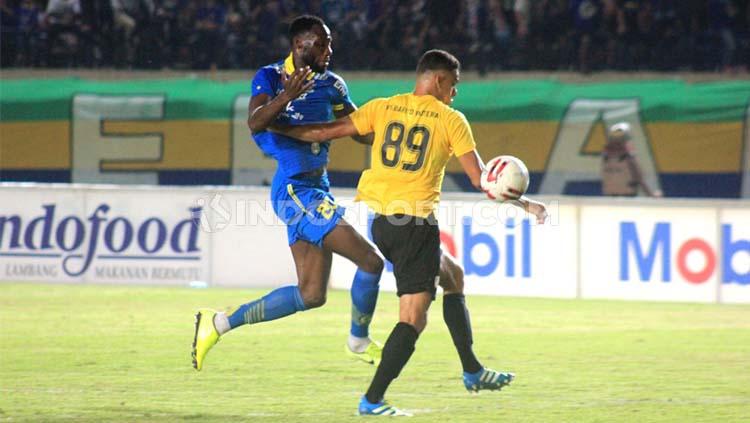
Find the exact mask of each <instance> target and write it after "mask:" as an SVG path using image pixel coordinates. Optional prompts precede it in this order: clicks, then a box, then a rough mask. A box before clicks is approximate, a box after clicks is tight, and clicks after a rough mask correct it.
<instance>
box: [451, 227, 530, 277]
mask: <svg viewBox="0 0 750 423" xmlns="http://www.w3.org/2000/svg"><path fill="white" fill-rule="evenodd" d="M458 229H459V230H458V231H456V235H459V234H460V236H461V239H462V241H463V242H462V248H461V251H460V252H459V251H458V250H457V248H456V240H455V239H454V237H453V235H451V234H449V233H446V232H442V231H441V233H440V241H441V242H442V244H443V248H445V249H446V250H447V251H448V252H450V253H451V254H452V255H453V256H454V257H456V258H458V259H459V261H460V262H461V263H462V264H463V268H464V273H465V274H466V275H467V276H469V275H477V276H489V275H492V274H494V273H495V272H497V271H501V272H502V273H503V274H504V275H505V276H507V277H516V276H520V277H523V278H530V277H531V222H530V221H529V219H525V218H524V219H521V220H520V222H519V221H516V220H515V219H506V220H505V222H504V224H500V225H498V224H496V223H493V224H489V225H478V224H477V222H475V221H474V219H472V217H471V216H464V217H463V218H462V219H461V224H460V227H459V228H458ZM517 265H520V266H519V267H520V269H519V268H518V267H517Z"/></svg>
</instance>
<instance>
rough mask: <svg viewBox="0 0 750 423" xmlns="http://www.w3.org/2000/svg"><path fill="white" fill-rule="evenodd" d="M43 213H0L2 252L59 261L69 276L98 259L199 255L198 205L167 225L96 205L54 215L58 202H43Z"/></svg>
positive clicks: (197, 257) (195, 257) (189, 257)
mask: <svg viewBox="0 0 750 423" xmlns="http://www.w3.org/2000/svg"><path fill="white" fill-rule="evenodd" d="M42 209H43V211H42V214H41V215H39V216H36V217H34V218H32V219H30V220H28V221H24V219H23V218H22V217H21V216H19V215H0V257H18V258H22V257H31V258H42V259H58V260H60V263H61V267H62V270H63V272H65V274H66V275H68V276H80V275H82V274H84V273H86V271H87V270H88V269H89V267H90V266H91V263H92V261H93V260H94V259H95V258H96V259H97V260H121V261H126V260H131V261H132V260H136V261H137V260H161V261H175V260H188V261H191V260H200V254H199V253H200V249H199V248H198V235H199V233H200V231H199V225H200V217H201V210H202V208H201V207H194V208H189V209H188V211H189V212H190V214H189V215H188V216H189V217H188V218H186V219H184V220H180V221H178V222H177V223H176V224H174V225H173V226H170V225H169V224H168V223H167V222H166V221H165V220H164V219H161V218H159V217H148V218H145V219H143V220H138V221H136V220H133V219H129V218H127V217H124V216H110V210H111V207H110V206H109V205H108V204H106V203H102V204H100V205H99V206H98V207H97V208H96V209H94V211H93V212H92V213H91V214H90V215H88V216H85V217H83V218H81V217H79V216H76V215H66V216H57V205H56V204H44V205H42Z"/></svg>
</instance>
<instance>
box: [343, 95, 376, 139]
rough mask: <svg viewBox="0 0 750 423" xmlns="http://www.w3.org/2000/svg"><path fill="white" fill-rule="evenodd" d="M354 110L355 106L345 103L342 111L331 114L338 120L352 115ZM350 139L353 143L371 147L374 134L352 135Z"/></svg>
mask: <svg viewBox="0 0 750 423" xmlns="http://www.w3.org/2000/svg"><path fill="white" fill-rule="evenodd" d="M355 110H357V106H355V105H353V104H350V103H346V104H344V108H343V109H342V110H338V111H336V112H334V113H333V114H334V116H336V119H340V118H342V117H345V116H349V115H350V114H352V113H354V111H355ZM351 137H352V139H353V140H354V141H356V142H358V143H360V144H365V145H372V141H373V139H374V137H375V134H374V133H369V134H365V135H359V134H357V135H352V136H351Z"/></svg>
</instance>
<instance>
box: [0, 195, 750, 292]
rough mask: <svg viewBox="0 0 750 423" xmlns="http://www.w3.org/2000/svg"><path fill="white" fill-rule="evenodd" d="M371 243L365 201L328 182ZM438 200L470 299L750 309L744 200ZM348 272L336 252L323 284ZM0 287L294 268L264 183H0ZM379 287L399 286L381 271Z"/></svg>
mask: <svg viewBox="0 0 750 423" xmlns="http://www.w3.org/2000/svg"><path fill="white" fill-rule="evenodd" d="M335 195H336V198H337V202H338V203H340V204H341V205H343V206H345V207H346V208H347V213H346V218H347V220H348V221H349V222H350V223H351V224H352V225H353V226H354V227H355V228H356V229H357V230H358V231H360V233H361V234H363V235H364V236H365V237H369V233H368V232H369V231H368V224H369V219H370V217H369V216H370V215H369V213H368V210H367V208H366V206H364V205H362V204H357V203H353V202H352V201H351V200H352V195H353V192H352V191H351V190H337V191H336V192H335ZM475 198H479V197H478V196H471V195H466V194H449V195H446V196H444V199H443V201H442V202H441V206H440V209H439V212H438V219H439V221H440V228H441V242H442V248H443V250H444V251H447V252H449V253H451V254H453V255H454V256H455V257H456V259H457V261H458V262H459V264H461V266H462V267H463V268H464V272H465V277H464V279H465V292H466V293H467V294H489V295H508V296H524V297H526V296H528V297H554V298H603V299H604V298H606V299H632V300H656V301H691V302H722V303H750V203H749V202H746V201H722V202H717V201H705V200H703V201H701V200H698V201H688V200H684V201H680V200H639V199H619V200H617V201H609V200H608V201H607V202H606V203H605V202H604V201H603V200H602V199H594V198H575V197H564V198H559V199H555V198H548V199H546V202H547V204H548V207H549V212H550V219H549V220H548V222H547V223H546V224H545V225H537V224H536V222H534V219H533V218H532V217H529V216H525V214H524V213H523V212H522V211H521V210H520V209H519V208H516V207H513V206H509V205H498V204H496V203H494V202H490V201H481V200H480V201H476V200H475ZM355 270H356V269H355V267H354V265H353V264H352V263H350V262H348V261H347V260H346V259H343V258H341V257H338V256H335V255H334V262H333V267H332V270H331V280H330V284H331V286H332V287H335V288H342V289H349V287H350V286H351V281H352V277H353V275H354V272H355ZM0 281H42V282H72V283H106V284H154V285H179V286H187V285H188V284H190V283H191V282H194V281H199V282H205V283H206V285H208V286H227V287H254V288H273V287H277V286H282V285H287V284H294V283H296V281H297V273H296V269H295V265H294V262H293V260H292V256H291V252H290V250H289V246H288V243H287V229H286V226H285V225H284V224H283V223H282V222H281V221H279V219H278V217H276V215H275V213H274V212H273V207H272V206H271V204H270V202H269V193H268V188H261V187H258V188H239V187H238V188H232V187H228V188H224V187H222V188H221V189H217V188H209V187H194V188H193V187H181V188H175V187H137V186H127V187H123V186H115V185H111V186H100V185H78V184H74V185H44V184H13V183H5V184H0ZM381 289H383V290H387V291H395V290H396V284H395V279H394V277H393V273H392V267H391V266H390V265H387V266H386V271H385V272H384V274H383V278H382V279H381Z"/></svg>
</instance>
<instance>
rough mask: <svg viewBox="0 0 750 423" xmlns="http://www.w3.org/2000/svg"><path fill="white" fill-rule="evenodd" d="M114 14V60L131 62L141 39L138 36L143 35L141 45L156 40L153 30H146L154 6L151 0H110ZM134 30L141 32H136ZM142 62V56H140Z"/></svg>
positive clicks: (154, 9) (134, 58)
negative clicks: (115, 43) (116, 44)
mask: <svg viewBox="0 0 750 423" xmlns="http://www.w3.org/2000/svg"><path fill="white" fill-rule="evenodd" d="M111 6H112V12H113V16H114V28H115V31H116V33H115V36H116V39H117V40H118V41H119V42H118V44H119V45H118V46H117V47H116V48H115V52H116V61H118V62H120V63H122V62H123V59H124V62H125V63H128V64H133V63H134V61H135V60H136V57H135V54H136V49H137V47H138V45H139V41H141V40H140V39H139V38H138V36H139V35H145V37H144V38H145V40H144V43H143V46H146V47H147V48H148V46H150V45H152V44H150V43H153V42H156V40H155V39H154V35H155V34H154V33H153V32H147V31H146V29H147V28H148V27H149V25H150V23H151V21H152V18H153V16H154V12H155V11H156V7H155V5H154V2H153V0H111ZM136 31H139V32H141V33H142V34H138V33H137V32H136ZM140 59H141V60H140V61H141V62H144V60H143V58H140ZM146 61H147V60H146Z"/></svg>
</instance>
